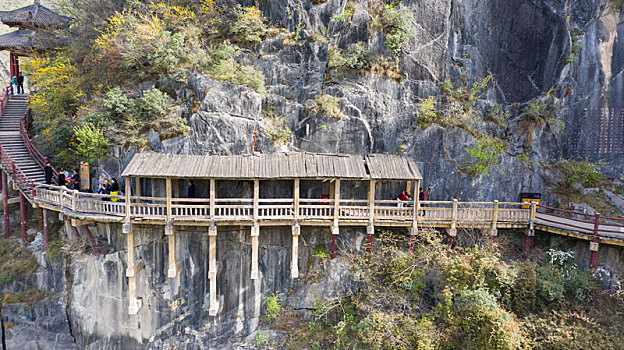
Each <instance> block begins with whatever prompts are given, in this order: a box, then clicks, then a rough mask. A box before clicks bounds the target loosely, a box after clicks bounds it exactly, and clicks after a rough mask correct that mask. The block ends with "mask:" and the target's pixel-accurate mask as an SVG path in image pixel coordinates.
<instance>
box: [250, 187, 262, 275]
mask: <svg viewBox="0 0 624 350" xmlns="http://www.w3.org/2000/svg"><path fill="white" fill-rule="evenodd" d="M259 201H260V180H258V179H255V180H254V183H253V220H254V222H253V225H252V226H251V279H252V280H255V279H258V236H259V235H260V225H259V224H258V212H259V208H258V203H259Z"/></svg>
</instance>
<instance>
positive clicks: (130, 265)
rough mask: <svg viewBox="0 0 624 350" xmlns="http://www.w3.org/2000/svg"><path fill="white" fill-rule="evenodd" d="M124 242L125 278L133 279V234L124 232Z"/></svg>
mask: <svg viewBox="0 0 624 350" xmlns="http://www.w3.org/2000/svg"><path fill="white" fill-rule="evenodd" d="M124 231H125V230H124ZM126 240H127V250H128V253H127V254H128V259H127V264H126V265H127V266H126V277H134V232H132V231H130V232H126Z"/></svg>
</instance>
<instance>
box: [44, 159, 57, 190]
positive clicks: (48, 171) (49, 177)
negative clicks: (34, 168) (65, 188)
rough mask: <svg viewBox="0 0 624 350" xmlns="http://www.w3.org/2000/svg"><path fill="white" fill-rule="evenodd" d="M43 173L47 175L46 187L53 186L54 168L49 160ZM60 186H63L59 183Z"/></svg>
mask: <svg viewBox="0 0 624 350" xmlns="http://www.w3.org/2000/svg"><path fill="white" fill-rule="evenodd" d="M43 172H44V173H45V183H46V185H51V184H52V166H51V165H50V162H48V161H47V160H46V162H45V166H44V167H43ZM59 182H60V181H59ZM60 185H61V184H60V183H59V186H60Z"/></svg>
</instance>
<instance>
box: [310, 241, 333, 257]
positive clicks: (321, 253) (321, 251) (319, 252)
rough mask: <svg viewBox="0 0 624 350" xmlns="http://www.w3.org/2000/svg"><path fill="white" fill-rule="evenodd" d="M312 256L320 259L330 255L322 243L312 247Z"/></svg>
mask: <svg viewBox="0 0 624 350" xmlns="http://www.w3.org/2000/svg"><path fill="white" fill-rule="evenodd" d="M312 256H314V257H315V258H317V259H321V260H327V259H329V258H331V256H330V255H329V253H328V252H327V251H326V250H325V247H324V246H323V245H320V244H319V245H317V246H316V247H314V250H313V253H312Z"/></svg>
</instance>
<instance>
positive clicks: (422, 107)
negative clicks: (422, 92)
mask: <svg viewBox="0 0 624 350" xmlns="http://www.w3.org/2000/svg"><path fill="white" fill-rule="evenodd" d="M418 101H419V102H418V103H417V104H416V106H418V118H417V124H418V125H419V126H420V127H421V128H425V127H427V126H429V125H431V124H432V123H435V122H437V121H438V113H437V112H436V104H437V102H436V99H435V96H429V97H427V98H420V99H418Z"/></svg>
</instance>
